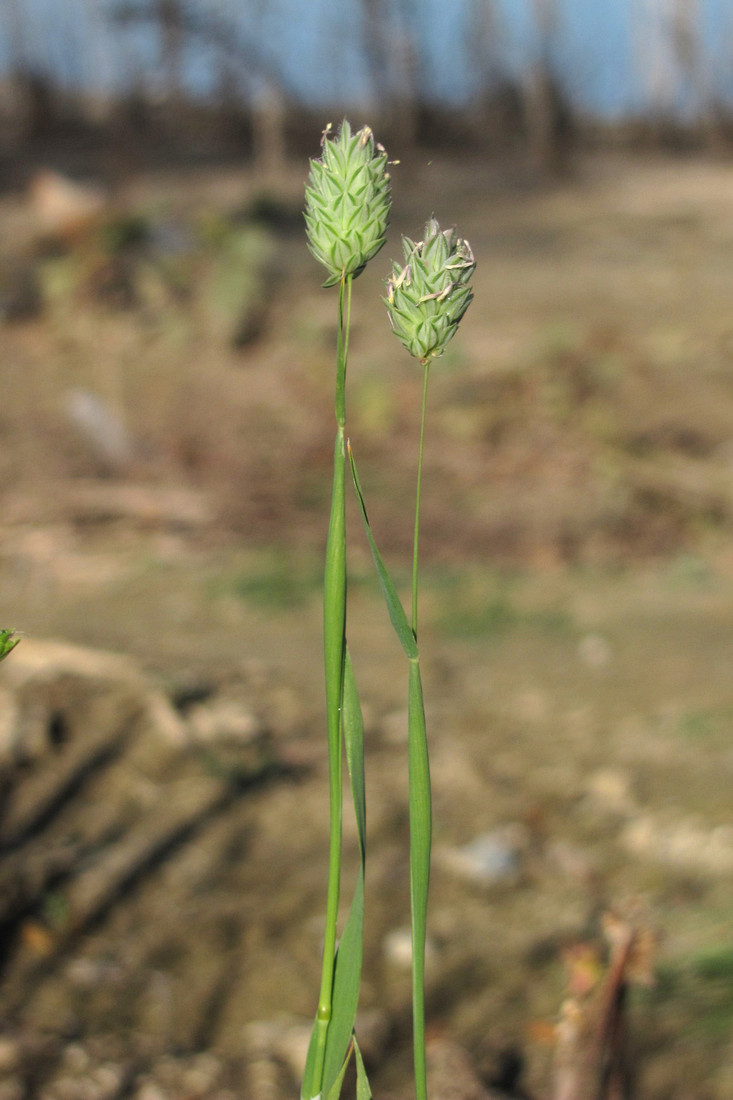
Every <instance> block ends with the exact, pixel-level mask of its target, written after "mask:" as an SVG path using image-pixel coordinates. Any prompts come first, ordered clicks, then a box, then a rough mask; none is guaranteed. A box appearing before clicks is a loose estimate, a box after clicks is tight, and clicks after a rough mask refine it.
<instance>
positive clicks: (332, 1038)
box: [323, 647, 366, 1098]
mask: <svg viewBox="0 0 733 1100" xmlns="http://www.w3.org/2000/svg"><path fill="white" fill-rule="evenodd" d="M343 724H344V748H345V750H346V762H347V765H348V768H349V776H350V778H351V791H352V795H353V800H354V814H355V817H356V826H357V833H358V837H359V852H360V867H359V877H358V878H357V881H356V888H355V890H354V897H353V900H352V902H351V909H350V911H349V916H348V918H347V921H346V925H345V926H344V931H343V935H342V936H341V942H340V943H339V946H338V951H337V953H336V968H335V972H334V982H333V1002H332V1006H333V1015H332V1018H331V1023H330V1025H329V1028H328V1034H327V1036H326V1057H325V1063H324V1073H323V1086H324V1091H325V1093H326V1095H327V1096H328V1097H329V1098H330V1096H331V1089H332V1087H333V1086H332V1081H333V1082H335V1081H337V1080H338V1075H339V1072H340V1069H341V1067H342V1065H343V1063H344V1059H345V1058H348V1050H349V1046H350V1044H351V1041H352V1038H353V1032H354V1023H355V1021H356V1011H357V1008H358V1006H359V989H360V986H361V967H362V956H363V931H364V873H365V858H366V793H365V783H364V722H363V719H362V714H361V704H360V702H359V695H358V692H357V688H356V681H355V679H354V669H353V666H352V663H351V655H350V653H349V650H348V647H347V649H346V654H345V662H344V693H343Z"/></svg>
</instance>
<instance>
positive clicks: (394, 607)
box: [348, 444, 418, 660]
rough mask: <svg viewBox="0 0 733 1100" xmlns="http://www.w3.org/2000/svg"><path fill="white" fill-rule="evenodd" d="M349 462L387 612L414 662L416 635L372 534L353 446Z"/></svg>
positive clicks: (404, 647) (405, 649) (349, 448)
mask: <svg viewBox="0 0 733 1100" xmlns="http://www.w3.org/2000/svg"><path fill="white" fill-rule="evenodd" d="M348 451H349V462H350V464H351V476H352V479H353V482H354V488H355V490H356V497H357V500H358V502H359V510H360V512H361V518H362V519H363V521H364V529H365V531H366V536H367V540H368V542H369V548H370V550H371V552H372V558H373V559H374V565H375V567H376V570H377V577H378V578H379V586H380V588H381V590H382V595H383V596H384V602H385V604H386V605H387V612H388V614H389V617H390V620H391V622H392V626H393V627H394V630H395V633H396V635H397V637H398V638H399V641H400V645H401V646H402V648H403V649H404V651H405V653H406V654H407V656H408V657H409V658H410V659H411V660H413V659H415V658H416V657H417V654H418V650H417V642H416V641H415V635H414V634H413V632H412V628H411V626H410V624H409V622H408V621H407V615H406V614H405V609H404V607H403V606H402V601H401V600H400V597H399V596H398V594H397V589H396V588H395V586H394V581H393V580H392V578H391V576H390V575H389V572H388V571H387V567H386V565H385V564H384V561H383V559H382V555H381V554H380V552H379V547H378V546H377V543H376V539H375V538H374V534H373V533H372V529H371V526H370V524H369V516H368V515H367V510H366V504H365V503H364V494H363V492H362V488H361V484H360V482H359V475H358V473H357V471H356V461H355V459H354V453H353V451H352V450H351V444H349V445H348Z"/></svg>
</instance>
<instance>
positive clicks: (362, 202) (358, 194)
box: [305, 119, 392, 286]
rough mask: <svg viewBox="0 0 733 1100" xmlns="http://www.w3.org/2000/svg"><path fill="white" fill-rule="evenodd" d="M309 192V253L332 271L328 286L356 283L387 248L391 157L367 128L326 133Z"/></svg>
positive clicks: (313, 164) (345, 126) (313, 165)
mask: <svg viewBox="0 0 733 1100" xmlns="http://www.w3.org/2000/svg"><path fill="white" fill-rule="evenodd" d="M321 147H322V150H323V152H322V153H321V156H320V157H319V158H318V159H315V158H314V159H312V160H311V162H310V176H309V178H308V183H307V184H306V189H305V224H306V233H307V236H308V247H309V248H310V250H311V252H312V253H313V255H314V256H315V258H316V259H317V260H318V261H319V262H320V263H322V264H323V266H324V267H325V268H326V270H327V271H328V278H327V280H326V282H325V283H324V284H323V285H324V286H333V285H334V284H335V283H337V282H339V281H340V280H341V279H342V278H345V277H346V276H347V275H353V276H354V277H356V276H357V275H359V274H360V273H361V272H362V271H363V270H364V268H365V266H366V264H367V263H368V262H369V260H371V258H372V257H373V256H376V254H377V252H379V250H380V248H381V247H382V245H383V244H384V239H385V235H386V232H387V226H388V224H389V211H390V206H391V203H392V200H391V195H390V179H389V173H388V172H387V153H386V151H385V150H384V148H383V147H382V146H381V145H379V144H378V143H377V142H375V140H374V135H373V134H372V131H371V129H370V128H369V127H368V126H364V127H362V129H361V130H359V131H357V133H355V134H354V133H352V130H351V126H350V125H349V123H348V121H347V120H346V119H344V121H343V122H342V123H341V128H340V130H339V132H338V134H337V135H336V137H332V136H331V129H330V126H329V127H327V128H326V130H325V131H324V133H323V139H322V142H321Z"/></svg>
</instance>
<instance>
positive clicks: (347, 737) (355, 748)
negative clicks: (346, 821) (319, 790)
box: [343, 646, 366, 864]
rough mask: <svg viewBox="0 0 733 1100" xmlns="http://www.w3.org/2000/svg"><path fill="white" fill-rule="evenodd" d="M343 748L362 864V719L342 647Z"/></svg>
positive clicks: (364, 815)
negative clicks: (343, 659)
mask: <svg viewBox="0 0 733 1100" xmlns="http://www.w3.org/2000/svg"><path fill="white" fill-rule="evenodd" d="M343 718H344V748H345V749H346V763H347V766H348V769H349V777H350V779H351V793H352V796H353V799H354V815H355V817H356V827H357V831H358V835H359V847H360V849H361V859H362V864H363V863H364V859H365V854H366V787H365V782H364V720H363V718H362V714H361V704H360V702H359V694H358V692H357V688H356V680H355V679H354V667H353V665H352V663H351V654H350V653H349V649H348V646H347V648H346V661H345V665H344V705H343Z"/></svg>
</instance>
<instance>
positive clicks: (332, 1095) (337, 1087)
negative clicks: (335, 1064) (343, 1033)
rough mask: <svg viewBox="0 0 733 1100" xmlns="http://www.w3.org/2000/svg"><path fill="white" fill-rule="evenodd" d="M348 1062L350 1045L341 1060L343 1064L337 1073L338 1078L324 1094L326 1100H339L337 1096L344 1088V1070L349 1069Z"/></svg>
mask: <svg viewBox="0 0 733 1100" xmlns="http://www.w3.org/2000/svg"><path fill="white" fill-rule="evenodd" d="M350 1061H351V1044H349V1049H348V1050H347V1051H346V1057H345V1058H344V1060H343V1064H342V1066H341V1069H340V1070H339V1072H338V1076H337V1078H336V1080H335V1081H334V1083H333V1084H332V1085H331V1088H330V1089H329V1090H328V1092H327V1093H326V1100H339V1096H340V1095H341V1089H342V1088H343V1086H344V1077H345V1076H346V1070H347V1069H348V1068H349V1062H350Z"/></svg>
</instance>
